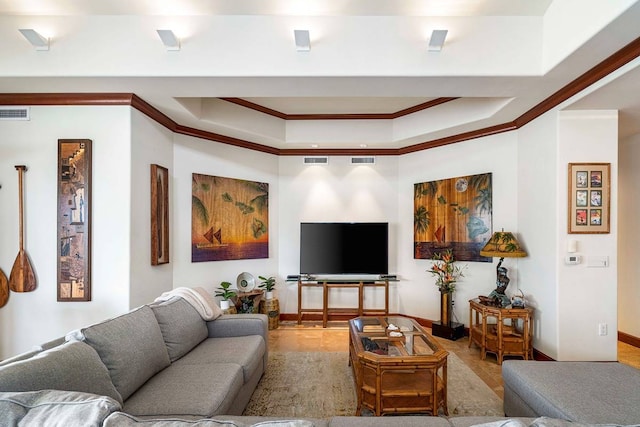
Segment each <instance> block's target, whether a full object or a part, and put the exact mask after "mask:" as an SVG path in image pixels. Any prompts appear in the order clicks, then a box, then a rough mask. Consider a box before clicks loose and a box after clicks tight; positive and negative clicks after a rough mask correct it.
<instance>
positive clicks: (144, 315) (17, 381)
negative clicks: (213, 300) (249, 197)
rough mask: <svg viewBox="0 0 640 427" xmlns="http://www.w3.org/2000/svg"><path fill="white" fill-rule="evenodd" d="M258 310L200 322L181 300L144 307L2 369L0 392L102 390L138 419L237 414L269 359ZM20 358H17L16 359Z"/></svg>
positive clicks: (263, 321)
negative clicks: (254, 312) (255, 312)
mask: <svg viewBox="0 0 640 427" xmlns="http://www.w3.org/2000/svg"><path fill="white" fill-rule="evenodd" d="M267 331H268V322H267V318H266V316H264V315H260V314H242V315H222V316H220V317H218V318H217V319H215V320H212V321H205V320H203V319H202V317H201V315H200V314H199V313H198V311H197V310H196V309H195V308H194V307H193V306H192V305H191V304H189V303H188V302H187V301H186V300H185V299H183V298H179V297H174V298H171V299H169V300H168V301H164V302H158V303H153V304H149V305H144V306H142V307H139V308H137V309H135V310H132V311H130V312H128V313H126V314H124V315H122V316H119V317H115V318H113V319H109V320H106V321H104V322H101V323H97V324H94V325H91V326H88V327H85V328H82V329H79V330H76V331H73V332H70V333H69V334H68V335H67V337H66V340H65V342H64V343H62V344H60V345H58V346H55V347H53V348H50V349H48V350H44V351H37V350H36V351H34V352H31V353H28V354H25V355H23V357H18V358H16V359H18V360H13V361H11V363H8V364H5V365H4V366H2V367H0V392H26V391H37V390H50V389H51V390H64V391H72V392H83V393H91V394H95V395H100V396H106V397H109V398H111V399H112V400H113V402H115V403H117V405H118V408H119V409H122V410H123V411H125V412H126V413H128V414H132V415H135V416H139V417H181V418H191V419H197V418H204V417H211V416H215V415H218V414H241V413H242V411H243V410H244V408H245V406H246V405H247V403H248V402H249V399H250V398H251V394H252V393H253V391H254V389H255V387H256V385H257V384H258V381H259V380H260V378H261V377H262V374H263V373H264V371H265V368H266V365H267V357H268V353H267V339H268V335H267ZM19 359H23V360H19Z"/></svg>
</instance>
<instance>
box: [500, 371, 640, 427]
mask: <svg viewBox="0 0 640 427" xmlns="http://www.w3.org/2000/svg"><path fill="white" fill-rule="evenodd" d="M502 378H503V381H504V386H505V402H507V401H508V400H509V399H510V396H508V395H507V393H515V394H516V395H517V396H518V397H519V399H521V400H522V401H523V402H525V403H526V404H527V405H528V406H529V407H530V408H532V410H533V412H535V413H536V415H538V416H546V417H553V418H561V419H567V420H571V421H580V422H583V423H594V424H595V423H617V424H623V425H624V424H632V423H637V422H638V420H640V393H638V390H640V370H638V369H636V368H633V367H631V366H628V365H624V364H621V363H617V362H541V361H531V360H508V361H505V362H504V363H503V364H502ZM505 406H506V405H505ZM507 415H509V416H519V415H521V414H514V413H507ZM522 415H528V414H522Z"/></svg>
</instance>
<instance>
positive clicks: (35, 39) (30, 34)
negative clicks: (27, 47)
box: [18, 28, 49, 50]
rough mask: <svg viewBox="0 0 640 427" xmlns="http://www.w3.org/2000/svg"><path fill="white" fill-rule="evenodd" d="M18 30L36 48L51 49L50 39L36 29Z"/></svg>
mask: <svg viewBox="0 0 640 427" xmlns="http://www.w3.org/2000/svg"><path fill="white" fill-rule="evenodd" d="M18 31H20V32H21V33H22V35H23V36H24V38H25V39H27V40H28V41H29V43H31V45H32V46H33V47H35V48H36V50H49V39H48V38H47V37H44V36H43V35H41V34H40V33H38V32H37V31H36V30H33V29H31V28H21V29H19V30H18Z"/></svg>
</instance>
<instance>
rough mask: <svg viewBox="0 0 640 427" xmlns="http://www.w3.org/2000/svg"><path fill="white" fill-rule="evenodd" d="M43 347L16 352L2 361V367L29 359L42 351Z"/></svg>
mask: <svg viewBox="0 0 640 427" xmlns="http://www.w3.org/2000/svg"><path fill="white" fill-rule="evenodd" d="M41 351H42V349H41V348H40V347H36V348H32V349H31V350H28V351H25V352H24V353H20V354H16V355H15V356H12V357H10V358H8V359H4V360H2V361H0V367H1V366H5V365H10V364H11V363H13V362H18V361H20V360H27V359H30V358H31V357H33V356H35V355H36V354H38V353H40V352H41Z"/></svg>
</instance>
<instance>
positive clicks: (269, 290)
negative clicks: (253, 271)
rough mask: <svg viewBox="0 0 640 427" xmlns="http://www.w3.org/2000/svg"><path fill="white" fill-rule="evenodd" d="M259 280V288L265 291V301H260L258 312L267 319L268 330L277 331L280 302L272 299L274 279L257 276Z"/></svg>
mask: <svg viewBox="0 0 640 427" xmlns="http://www.w3.org/2000/svg"><path fill="white" fill-rule="evenodd" d="M258 278H259V279H260V280H261V282H260V285H258V287H259V288H261V289H264V290H265V293H266V295H265V301H260V312H261V313H263V314H266V315H267V317H268V319H269V329H278V325H279V323H280V302H279V301H278V300H277V299H275V298H274V297H273V288H275V287H276V279H275V277H273V276H269V277H263V276H258Z"/></svg>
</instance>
